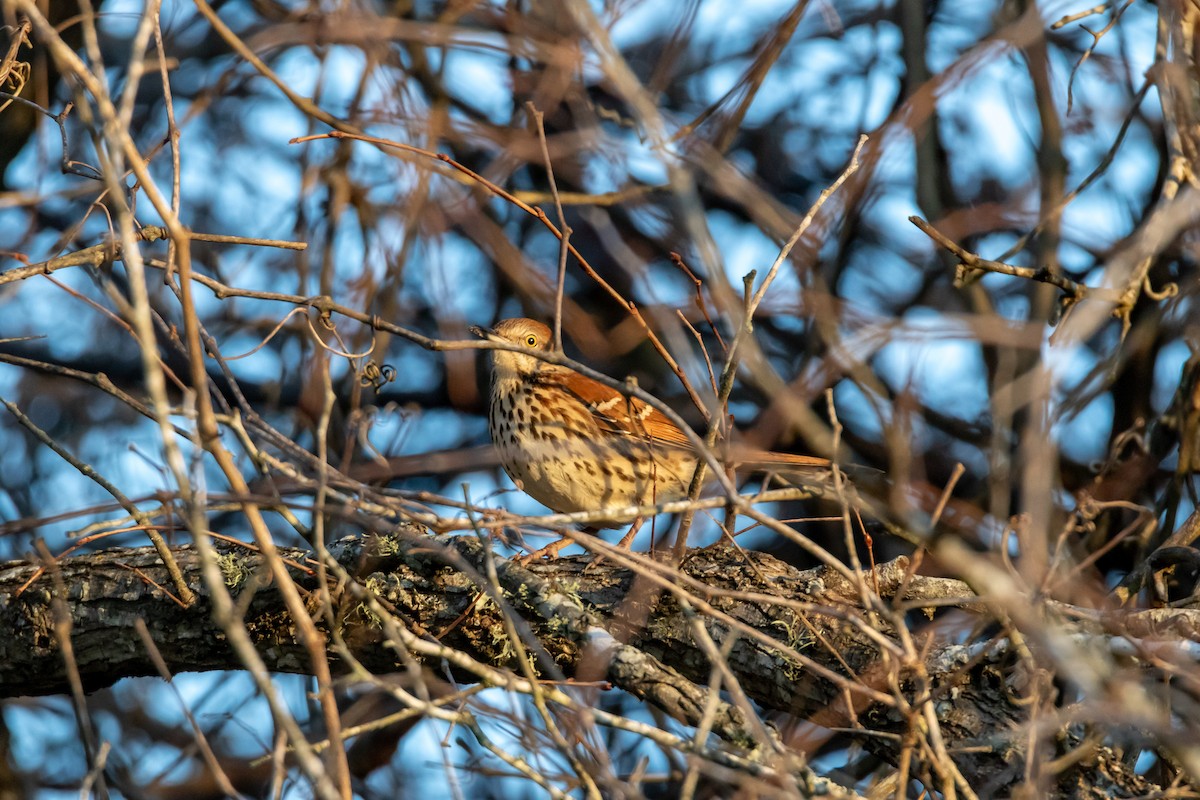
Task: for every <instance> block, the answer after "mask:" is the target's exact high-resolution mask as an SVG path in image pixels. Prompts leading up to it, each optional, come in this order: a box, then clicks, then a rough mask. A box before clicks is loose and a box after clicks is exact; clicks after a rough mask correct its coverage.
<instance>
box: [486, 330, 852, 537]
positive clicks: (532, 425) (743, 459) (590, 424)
mask: <svg viewBox="0 0 1200 800" xmlns="http://www.w3.org/2000/svg"><path fill="white" fill-rule="evenodd" d="M471 332H472V333H474V334H475V335H476V336H480V337H482V338H485V339H488V340H489V341H493V342H506V343H508V344H515V345H521V346H524V347H527V348H529V349H530V350H548V349H549V347H550V329H549V328H547V327H546V326H545V325H543V324H542V323H540V322H536V321H535V320H532V319H506V320H502V321H501V322H498V323H497V324H496V327H494V328H492V329H491V330H485V329H483V328H479V327H476V326H472V328H471ZM492 370H493V372H492V397H491V408H490V411H489V413H488V430H489V431H490V433H491V436H492V443H493V444H495V446H496V449H497V450H498V451H499V453H500V463H501V464H503V465H504V471H505V472H507V473H508V474H509V477H511V478H512V479H513V482H514V483H516V485H517V487H518V488H520V489H522V490H523V491H525V492H526V493H527V494H529V495H530V496H531V497H533V498H534V499H535V500H537V501H538V502H540V503H542V504H543V505H545V506H547V507H548V508H551V509H553V510H554V511H556V512H559V513H570V512H575V511H598V510H602V509H607V508H621V507H628V506H645V505H652V504H655V503H663V502H670V501H673V500H680V499H682V498H684V497H687V493H688V486H689V485H690V484H691V481H692V475H693V473H694V472H695V471H696V465H697V463H698V462H699V458H698V456H697V454H696V451H695V450H694V449H693V447H692V444H691V442H690V441H688V438H687V436H685V435H684V433H683V431H681V430H680V429H679V428H678V427H677V426H676V425H675V423H673V422H671V420H670V419H668V418H667V417H666V415H664V414H663V413H662V412H660V411H658V410H657V409H656V408H654V407H653V406H651V405H649V404H647V403H644V402H642V401H641V400H638V399H637V398H634V397H626V396H625V395H623V394H621V393H620V392H618V391H617V390H615V389H612V388H609V387H608V386H605V385H604V384H602V383H600V382H598V381H595V380H593V379H591V378H588V377H586V376H584V375H580V374H579V373H578V372H575V371H574V370H572V369H569V368H567V367H563V366H560V365H557V364H548V363H546V362H545V361H541V360H539V359H537V358H536V357H534V356H532V355H528V354H526V353H517V352H513V351H509V350H493V351H492ZM734 460H735V462H736V464H737V465H742V466H748V467H750V468H751V469H752V470H756V471H760V472H762V471H778V470H784V471H796V470H800V471H801V472H811V471H813V470H814V469H823V468H828V467H829V461H828V460H827V459H824V458H817V457H815V456H801V455H792V454H789V453H774V452H768V451H766V450H756V449H751V448H742V449H740V450H736V451H735V453H734ZM631 521H632V522H633V526H632V528H631V529H630V531H629V533H627V534H626V535H625V537H624V538H623V539H622V540H621V543H620V546H622V547H628V545H629V543H630V542H631V541H632V540H633V537H634V535H635V534H636V532H637V528H638V525H639V524H640V523H641V519H640V518H636V519H635V518H630V517H624V518H621V517H615V518H612V519H603V520H599V521H597V522H593V523H591V525H593V526H594V527H597V528H617V527H622V526H623V525H624V524H626V523H629V522H631ZM570 543H571V540H570V539H563V540H561V541H559V542H555V543H553V544H551V545H549V546H547V547H545V548H542V550H539V551H538V552H537V553H535V554H534V555H535V556H536V555H554V554H555V553H557V552H558V551H559V550H561V549H562V548H563V547H565V546H566V545H568V544H570Z"/></svg>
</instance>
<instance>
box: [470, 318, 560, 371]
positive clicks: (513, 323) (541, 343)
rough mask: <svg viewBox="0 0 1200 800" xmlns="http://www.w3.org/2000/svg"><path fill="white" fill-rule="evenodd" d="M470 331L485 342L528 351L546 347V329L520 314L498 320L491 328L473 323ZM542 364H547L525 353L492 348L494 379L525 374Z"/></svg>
mask: <svg viewBox="0 0 1200 800" xmlns="http://www.w3.org/2000/svg"><path fill="white" fill-rule="evenodd" d="M471 333H473V334H475V335H476V336H478V337H480V338H482V339H487V340H488V341H489V342H505V343H507V344H515V345H520V346H521V347H527V348H529V349H530V350H549V349H550V336H551V334H550V329H549V328H547V327H546V326H545V325H543V324H542V323H540V322H538V321H537V320H532V319H525V318H524V317H519V318H516V319H504V320H500V321H499V322H497V323H496V326H495V327H494V328H491V329H488V328H480V327H479V326H477V325H473V326H471ZM546 366H548V365H547V364H546V363H545V362H544V361H539V360H538V359H536V358H534V357H533V356H531V355H527V354H525V353H514V352H512V351H511V350H493V351H492V367H493V369H495V371H496V378H497V379H504V378H521V377H528V376H530V375H532V374H534V373H535V372H537V371H538V370H540V369H544V368H545V367H546Z"/></svg>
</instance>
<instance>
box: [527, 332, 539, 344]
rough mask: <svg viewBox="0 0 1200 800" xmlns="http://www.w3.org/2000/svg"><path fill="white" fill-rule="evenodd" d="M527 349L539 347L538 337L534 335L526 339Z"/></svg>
mask: <svg viewBox="0 0 1200 800" xmlns="http://www.w3.org/2000/svg"><path fill="white" fill-rule="evenodd" d="M525 346H526V347H537V337H536V336H534V335H533V334H532V333H531V334H529V335H528V336H526V337H525Z"/></svg>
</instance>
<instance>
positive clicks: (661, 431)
mask: <svg viewBox="0 0 1200 800" xmlns="http://www.w3.org/2000/svg"><path fill="white" fill-rule="evenodd" d="M553 380H554V381H555V382H556V383H557V384H558V385H559V386H560V387H561V388H562V389H563V391H565V392H567V393H568V394H570V395H571V396H572V397H574V398H575V399H577V400H578V401H579V402H580V403H582V404H583V405H584V406H586V407H587V410H588V411H590V412H591V413H592V416H593V418H594V419H595V421H596V425H597V427H598V428H599V429H600V431H601V432H602V433H607V434H611V435H614V436H632V437H636V438H639V439H652V440H655V441H658V442H660V443H662V444H667V445H676V446H679V447H690V446H691V443H690V442H689V441H688V438H687V436H686V435H685V434H684V432H683V431H681V430H680V429H679V428H678V427H677V426H676V425H675V423H673V422H671V420H669V419H667V416H666V415H665V414H663V413H662V412H661V411H659V410H658V409H657V408H655V407H654V406H652V405H650V404H648V403H644V402H642V401H641V400H639V399H637V398H636V397H626V396H625V395H623V394H621V393H620V392H618V391H617V390H616V389H612V388H610V387H608V386H605V385H604V384H603V383H599V382H598V381H594V380H592V379H591V378H588V377H586V376H584V375H580V374H579V373H577V372H564V373H559V374H555V375H554V376H553Z"/></svg>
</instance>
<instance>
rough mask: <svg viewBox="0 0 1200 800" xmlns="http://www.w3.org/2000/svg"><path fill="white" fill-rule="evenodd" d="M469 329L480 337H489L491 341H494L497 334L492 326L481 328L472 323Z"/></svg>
mask: <svg viewBox="0 0 1200 800" xmlns="http://www.w3.org/2000/svg"><path fill="white" fill-rule="evenodd" d="M467 330H469V331H470V332H471V333H473V334H474V335H476V336H478V337H479V338H480V339H487V340H488V341H489V342H490V341H494V339H493V337H494V336H495V333H494V332H493V331H492V329H491V328H481V327H479V326H478V325H472V326H471V327H469V328H467Z"/></svg>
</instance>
